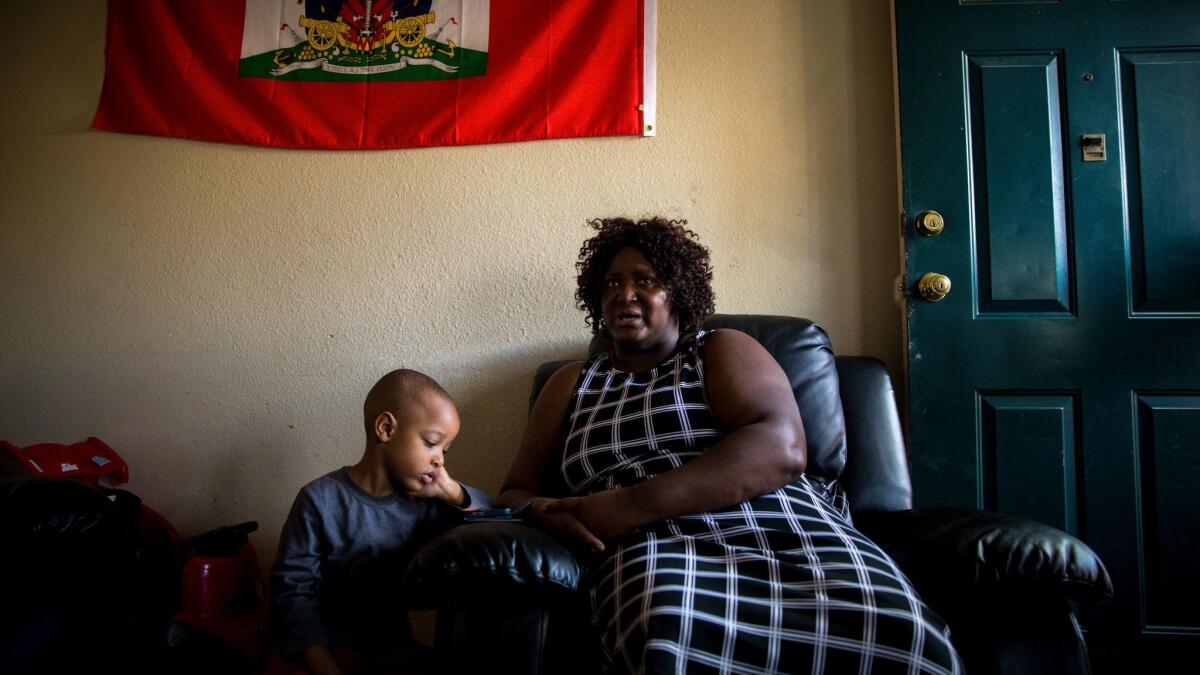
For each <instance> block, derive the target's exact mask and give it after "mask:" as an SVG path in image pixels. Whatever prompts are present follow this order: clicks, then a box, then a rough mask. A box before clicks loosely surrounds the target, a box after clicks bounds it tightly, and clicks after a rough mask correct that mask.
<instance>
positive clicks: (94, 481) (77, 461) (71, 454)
mask: <svg viewBox="0 0 1200 675" xmlns="http://www.w3.org/2000/svg"><path fill="white" fill-rule="evenodd" d="M0 449H3V450H5V451H6V452H7V453H8V454H9V455H11V456H12V457H13V458H14V459H16V460H17V461H18V462H19V463H20V464H21V467H22V468H23V469H24V470H25V471H27V472H28V473H29V474H30V475H31V476H43V477H48V478H74V479H77V480H81V481H83V482H84V483H87V484H88V485H93V486H99V485H100V477H101V476H109V475H113V474H116V475H115V476H114V480H115V481H116V482H118V483H128V482H129V466H128V465H127V464H125V460H123V459H121V456H120V455H118V454H117V453H116V451H115V450H113V449H112V448H110V447H108V444H107V443H105V442H104V441H102V440H100V439H99V438H96V437H95V436H88V439H87V440H86V441H82V442H79V443H74V444H72V445H63V444H61V443H38V444H36V445H27V446H25V447H24V448H18V447H17V446H15V445H13V444H12V443H9V442H8V441H0Z"/></svg>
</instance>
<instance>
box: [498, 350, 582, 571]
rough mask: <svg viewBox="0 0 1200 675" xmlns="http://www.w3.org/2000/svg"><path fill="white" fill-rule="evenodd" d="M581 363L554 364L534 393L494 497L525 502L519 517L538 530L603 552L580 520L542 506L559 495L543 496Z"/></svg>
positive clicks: (513, 504)
mask: <svg viewBox="0 0 1200 675" xmlns="http://www.w3.org/2000/svg"><path fill="white" fill-rule="evenodd" d="M582 368H583V362H582V361H576V362H573V363H569V364H567V365H565V366H563V367H562V368H559V369H558V370H557V371H556V372H555V373H554V374H553V375H551V376H550V379H549V380H548V381H547V382H546V386H545V387H543V388H542V392H541V393H540V394H538V398H537V402H535V403H534V404H533V411H532V412H530V413H529V422H528V423H527V424H526V425H525V435H524V436H523V437H522V438H521V447H520V449H519V450H517V457H516V459H514V460H513V463H512V466H511V467H510V468H509V470H508V476H507V477H506V478H505V479H504V483H503V484H502V485H501V486H500V496H499V500H498V501H499V502H500V503H501V504H502V505H504V506H509V507H512V508H518V507H520V506H522V505H524V504H526V503H528V504H529V507H528V508H527V509H526V510H525V513H524V517H525V518H526V519H528V520H530V521H532V522H533V523H534V524H536V525H539V526H541V527H542V528H543V529H546V530H550V531H551V532H553V533H556V534H558V535H560V536H563V537H567V538H570V539H574V540H577V541H579V542H581V543H583V544H584V545H586V546H588V547H590V548H592V549H593V550H596V551H603V550H604V544H603V543H602V542H601V541H600V539H599V538H597V537H596V535H594V534H592V533H591V532H590V531H588V529H587V528H586V527H584V526H583V523H581V522H579V520H578V519H577V518H575V516H573V515H571V514H569V513H553V514H550V513H546V505H547V504H550V503H552V502H554V501H556V498H557V497H560V496H562V495H548V494H547V492H548V491H549V490H550V489H551V488H550V485H549V481H548V480H547V474H548V472H549V471H551V470H553V469H555V468H556V467H554V466H552V465H553V464H554V463H556V462H559V461H561V457H562V448H563V443H564V441H565V435H566V418H567V406H568V405H570V403H571V395H572V394H573V393H574V389H575V382H576V381H577V380H578V379H579V372H580V370H581V369H582Z"/></svg>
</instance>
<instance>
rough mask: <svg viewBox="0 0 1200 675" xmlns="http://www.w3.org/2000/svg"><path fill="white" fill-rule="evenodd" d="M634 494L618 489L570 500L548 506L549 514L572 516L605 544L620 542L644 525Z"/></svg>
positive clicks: (569, 498)
mask: <svg viewBox="0 0 1200 675" xmlns="http://www.w3.org/2000/svg"><path fill="white" fill-rule="evenodd" d="M630 494H631V493H630V492H629V491H628V490H621V489H617V490H604V491H603V492H596V493H594V494H590V495H587V496H585V497H566V498H563V499H558V500H554V501H552V502H551V503H550V504H547V505H546V512H547V513H549V514H551V515H556V516H564V515H565V516H571V517H573V518H574V519H575V520H576V521H578V522H579V523H580V524H581V525H582V526H583V527H584V528H586V529H587V531H588V532H590V533H591V534H592V535H593V536H594V537H596V538H598V539H600V540H601V541H616V540H618V539H620V538H621V537H624V536H625V535H627V534H629V532H630V531H631V530H633V528H635V527H637V526H638V525H639V524H640V523H638V522H637V521H636V518H635V516H636V510H635V508H634V505H633V504H632V502H631V500H630V499H629V495H630ZM598 550H603V549H598Z"/></svg>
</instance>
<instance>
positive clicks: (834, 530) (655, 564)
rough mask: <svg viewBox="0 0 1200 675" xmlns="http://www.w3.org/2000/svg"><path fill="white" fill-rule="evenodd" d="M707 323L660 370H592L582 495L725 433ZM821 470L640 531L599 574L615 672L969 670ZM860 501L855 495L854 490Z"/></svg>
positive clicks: (578, 463) (570, 451)
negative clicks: (708, 368) (714, 393)
mask: <svg viewBox="0 0 1200 675" xmlns="http://www.w3.org/2000/svg"><path fill="white" fill-rule="evenodd" d="M703 341H704V334H703V333H701V334H699V335H698V336H697V338H696V339H695V340H693V342H692V346H691V347H689V348H686V349H684V350H683V351H681V352H680V353H679V354H677V355H675V356H674V357H672V358H671V359H670V360H668V361H666V362H664V363H663V364H661V365H660V366H659V367H657V368H655V369H653V370H651V371H650V372H647V373H637V374H630V373H626V372H623V371H620V370H617V369H615V368H614V367H613V365H612V361H611V359H610V358H609V357H608V356H600V357H597V358H595V359H593V360H591V361H589V362H588V363H587V365H586V366H585V367H584V368H583V372H582V373H581V375H580V378H579V381H578V383H577V385H576V389H575V393H574V395H573V397H572V399H571V404H570V408H569V433H568V436H567V441H566V446H565V449H564V454H563V464H562V473H563V476H564V477H565V478H566V480H567V484H568V485H569V486H570V487H571V489H572V491H573V492H574V493H575V494H580V495H581V494H588V493H592V492H597V491H600V490H606V489H612V488H615V487H627V486H630V485H634V484H636V483H639V482H641V481H644V480H646V479H647V478H649V477H651V476H654V475H656V474H659V473H663V472H666V471H670V470H671V469H674V468H677V467H679V466H682V465H683V464H684V463H685V462H687V461H688V460H690V459H692V458H694V457H696V456H698V455H699V454H700V453H702V452H704V449H705V448H707V447H710V446H712V445H714V444H715V443H716V442H717V441H718V440H719V439H720V437H721V432H720V431H719V429H718V427H717V424H716V420H715V419H714V417H713V415H712V411H711V410H710V409H709V406H708V402H707V398H706V395H705V392H704V364H703V361H702V359H701V358H700V356H699V347H700V345H702V344H703ZM820 485H821V484H820V483H818V482H817V481H815V480H813V481H810V480H808V479H807V478H804V479H801V480H799V481H797V482H795V483H792V484H790V485H787V486H784V487H783V488H780V489H779V490H776V491H775V492H772V493H769V494H765V495H763V496H761V497H758V498H756V499H753V500H751V501H748V502H744V503H742V504H738V505H736V506H733V507H731V508H727V509H724V510H721V511H715V512H710V513H699V514H695V515H689V516H683V517H679V518H673V519H670V520H667V521H664V522H661V523H657V524H655V525H651V526H647V527H643V528H640V529H638V530H635V531H634V532H633V533H632V534H630V535H629V536H627V537H626V538H625V539H623V540H622V541H621V542H620V543H619V544H618V545H616V546H612V547H610V548H609V549H608V550H609V556H608V557H607V558H606V559H605V560H604V562H603V563H602V564H601V565H600V566H599V567H598V568H597V569H596V570H594V572H593V575H592V578H593V584H592V591H591V600H592V610H593V618H594V621H595V622H596V624H597V627H598V628H599V630H600V632H601V635H602V640H603V646H604V651H605V655H606V657H607V658H608V660H609V663H608V669H609V670H610V671H612V672H632V673H643V672H644V673H683V672H688V673H699V672H705V673H706V672H713V673H776V672H778V673H810V672H811V673H890V672H896V673H901V672H904V673H957V672H960V671H961V670H962V668H961V666H960V665H959V661H958V656H957V654H955V652H954V649H953V647H951V646H950V641H949V636H948V633H949V631H948V630H947V628H946V626H945V624H944V623H943V622H942V620H941V619H940V618H939V617H937V616H936V615H935V614H934V613H933V612H932V611H930V610H929V608H928V607H926V606H925V604H924V603H923V602H922V601H921V600H920V598H918V597H917V594H916V592H915V591H914V590H913V589H912V586H911V585H910V583H909V582H908V580H907V579H906V578H905V577H904V575H903V574H902V573H901V572H900V570H899V569H898V568H897V567H896V564H895V563H894V562H892V560H891V559H890V558H888V557H887V555H886V554H885V553H883V551H881V550H880V549H879V547H878V546H876V545H875V544H874V543H872V542H871V541H870V540H869V539H867V538H866V537H865V536H863V535H862V534H860V533H859V532H858V531H857V530H855V529H854V527H853V526H852V525H851V523H850V519H849V517H848V515H847V513H846V512H845V510H844V508H843V509H839V508H838V507H836V506H835V505H834V504H835V502H837V501H838V500H837V499H835V497H834V495H833V494H832V493H833V492H835V489H834V488H829V487H815V486H820ZM840 503H841V505H842V506H843V507H844V505H845V502H844V500H841V502H840Z"/></svg>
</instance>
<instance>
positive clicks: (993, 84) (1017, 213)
mask: <svg viewBox="0 0 1200 675" xmlns="http://www.w3.org/2000/svg"><path fill="white" fill-rule="evenodd" d="M1061 66H1062V59H1061V58H1060V57H1059V55H1058V54H1009V55H1003V56H998V55H973V56H968V57H967V106H968V108H969V110H970V114H969V117H968V120H969V121H968V123H969V125H970V129H969V131H968V132H967V138H968V139H969V140H970V146H969V152H970V153H971V160H970V166H971V187H972V192H971V200H972V202H973V203H974V205H975V209H974V219H975V229H976V232H978V240H977V242H976V246H977V247H978V248H977V251H976V259H977V260H978V262H979V270H978V275H979V277H978V278H979V295H980V297H979V300H978V302H979V311H980V313H982V314H999V315H1002V314H1005V313H1009V312H1022V313H1024V312H1039V313H1052V314H1053V313H1060V314H1068V313H1070V311H1071V305H1070V297H1071V296H1070V286H1069V281H1068V280H1069V277H1070V265H1069V264H1068V262H1067V260H1068V250H1067V244H1068V236H1067V199H1066V194H1065V184H1066V181H1065V177H1064V175H1063V154H1062V153H1063V137H1062V134H1063V131H1062V128H1063V126H1062V118H1063V106H1062V104H1063V101H1062V96H1061V87H1060V80H1061V76H1060V73H1059V71H1060V68H1061ZM1013 139H1020V140H1021V142H1020V143H1015V142H1013Z"/></svg>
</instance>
